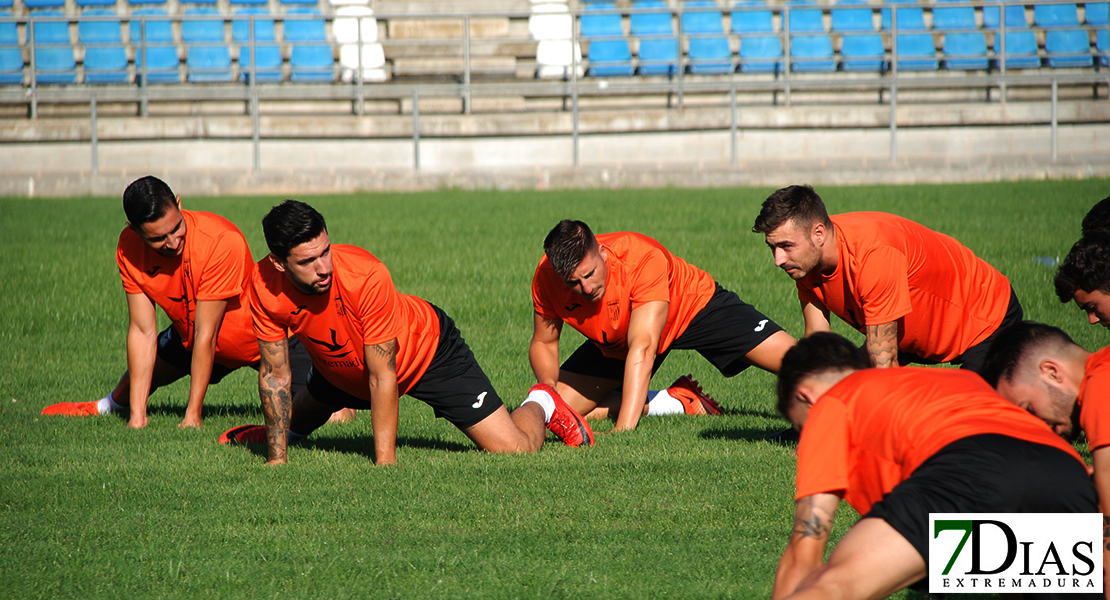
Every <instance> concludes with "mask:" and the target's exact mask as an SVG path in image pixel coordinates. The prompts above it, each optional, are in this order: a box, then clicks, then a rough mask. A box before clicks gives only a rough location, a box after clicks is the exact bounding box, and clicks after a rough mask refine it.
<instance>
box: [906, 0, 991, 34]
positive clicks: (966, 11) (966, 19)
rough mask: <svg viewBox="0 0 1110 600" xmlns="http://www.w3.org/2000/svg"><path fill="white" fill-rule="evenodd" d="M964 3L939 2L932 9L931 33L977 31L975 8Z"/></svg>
mask: <svg viewBox="0 0 1110 600" xmlns="http://www.w3.org/2000/svg"><path fill="white" fill-rule="evenodd" d="M965 1H966V0H940V3H939V4H937V6H936V7H934V8H933V31H941V32H948V31H958V30H961V29H966V30H970V29H978V25H976V24H975V8H974V7H973V6H971V5H970V4H963V3H964V2H965ZM899 16H901V15H899Z"/></svg>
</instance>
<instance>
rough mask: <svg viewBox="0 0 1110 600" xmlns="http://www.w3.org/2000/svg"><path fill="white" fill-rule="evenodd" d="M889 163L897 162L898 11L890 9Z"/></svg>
mask: <svg viewBox="0 0 1110 600" xmlns="http://www.w3.org/2000/svg"><path fill="white" fill-rule="evenodd" d="M890 162H892V163H893V162H898V9H897V8H896V6H891V8H890Z"/></svg>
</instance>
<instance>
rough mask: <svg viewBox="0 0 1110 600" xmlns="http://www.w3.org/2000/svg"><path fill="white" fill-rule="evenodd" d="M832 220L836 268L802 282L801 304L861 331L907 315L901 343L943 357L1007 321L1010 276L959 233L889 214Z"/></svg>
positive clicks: (960, 350) (901, 346) (901, 347)
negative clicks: (976, 251) (821, 307)
mask: <svg viewBox="0 0 1110 600" xmlns="http://www.w3.org/2000/svg"><path fill="white" fill-rule="evenodd" d="M831 219H832V222H833V225H834V226H835V228H836V244H837V253H838V255H839V260H838V262H837V266H836V270H835V271H834V272H833V273H832V274H831V275H828V276H825V275H822V274H820V273H811V274H810V275H809V276H807V277H805V278H804V279H801V280H799V281H797V282H796V284H797V286H798V299H799V300H801V302H802V304H803V305H804V304H806V303H818V304H822V305H824V306H825V307H826V308H828V309H829V311H830V312H831V313H833V314H835V315H836V316H838V317H840V318H841V319H843V320H844V321H845V322H847V323H848V324H849V325H851V326H852V327H854V328H856V329H857V330H859V331H860V332H863V331H865V326H867V325H881V324H883V323H890V322H893V321H896V320H898V319H899V318H901V317H905V329H904V331H903V330H901V329H900V330H899V332H898V334H899V342H898V349H899V350H901V351H903V352H909V353H911V354H915V355H917V356H920V357H922V358H927V359H930V360H935V361H937V362H949V361H951V360H954V359H956V358H958V357H959V356H960V355H962V354H963V353H964V352H966V351H967V350H968V348H971V347H972V346H974V345H976V344H978V343H979V342H982V341H983V340H985V339H986V338H987V337H988V336H990V334H992V333H994V331H995V330H996V329H998V326H999V325H1000V324H1001V323H1002V319H1003V317H1005V316H1006V309H1007V307H1008V306H1009V304H1010V282H1009V280H1007V279H1006V277H1005V276H1003V275H1002V274H1001V273H999V272H998V271H997V270H996V269H995V268H994V267H992V266H990V265H989V264H987V263H986V261H984V260H983V259H981V258H979V257H977V256H975V254H974V253H973V252H972V251H971V250H969V249H967V248H966V247H965V246H963V245H962V244H960V243H959V242H957V241H956V240H955V239H953V238H951V237H949V236H947V235H944V234H942V233H937V232H935V231H933V230H931V229H929V228H927V227H925V226H923V225H919V224H918V223H915V222H913V221H910V220H909V219H905V218H902V217H899V216H896V215H890V214H886V213H879V212H856V213H845V214H842V215H834V216H833V217H831Z"/></svg>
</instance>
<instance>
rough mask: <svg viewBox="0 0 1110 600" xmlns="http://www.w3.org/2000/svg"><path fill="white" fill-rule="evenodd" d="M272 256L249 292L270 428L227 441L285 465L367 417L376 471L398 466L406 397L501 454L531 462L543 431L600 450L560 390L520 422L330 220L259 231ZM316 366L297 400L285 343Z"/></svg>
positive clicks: (532, 397)
mask: <svg viewBox="0 0 1110 600" xmlns="http://www.w3.org/2000/svg"><path fill="white" fill-rule="evenodd" d="M262 228H263V230H264V233H265V236H266V244H267V246H268V247H269V249H270V255H269V256H268V257H267V258H264V259H262V261H260V262H259V263H258V269H257V270H256V271H255V275H254V277H253V279H252V281H251V298H250V308H251V311H252V314H253V317H254V331H255V334H256V336H257V338H258V346H259V349H260V351H261V354H262V366H261V370H260V374H259V384H258V387H259V393H260V395H261V397H262V408H263V412H264V414H265V417H266V425H265V427H263V426H259V425H247V426H243V427H237V428H235V429H232V430H230V431H228V432H225V433H224V435H223V436H221V438H220V441H221V442H224V443H227V442H252V443H261V442H263V441H265V442H266V443H267V445H268V457H269V463H270V464H274V463H283V462H285V460H286V445H287V441H288V440H289V439H291V440H293V441H297V440H300V439H303V438H304V437H305V436H307V435H308V434H309V433H311V432H312V431H314V430H315V429H316V428H317V427H319V426H321V425H323V424H324V423H325V422H327V420H328V418H329V417H330V416H331V415H332V413H334V412H336V411H338V410H340V409H341V408H344V407H347V408H354V409H362V410H370V418H371V422H372V426H373V429H374V445H375V459H376V462H377V464H389V463H393V462H396V458H395V454H396V440H397V419H398V417H397V413H398V397H399V396H401V395H402V394H408V395H410V396H412V397H414V398H417V399H419V400H422V401H424V402H425V403H427V404H429V405H431V406H432V408H434V409H435V414H436V416H437V417H441V418H444V419H447V420H448V421H450V422H451V423H453V424H454V425H455V426H456V427H458V428H459V429H461V430H462V431H463V433H465V434H466V435H467V436H468V437H469V438H470V439H471V440H473V441H474V443H476V444H478V446H480V447H481V448H483V449H485V450H489V451H492V452H534V451H536V450H538V449H539V448H540V446H542V445H543V441H544V437H545V435H546V431H545V425H546V428H548V429H551V430H552V431H553V432H555V433H556V435H558V436H559V437H560V438H561V439H562V440H563V441H564V442H565V443H566V444H567V445H571V446H579V445H593V433H592V432H591V431H590V427H589V425H587V424H586V421H585V419H583V418H582V417H581V416H580V415H578V414H577V413H575V412H574V410H573V409H571V408H570V407H569V406H567V405H566V404H565V403H564V402H563V401H562V399H560V398H559V395H558V394H557V393H556V392H555V390H554V389H552V388H550V387H548V386H543V385H537V386H535V387H533V388H532V392H531V393H530V394H529V396H528V398H527V399H526V400H525V401H524V403H523V404H521V406H520V407H519V408H517V410H515V411H514V412H513V413H512V415H510V414H509V412H508V411H507V410H506V409H505V407H504V406H503V405H502V403H501V399H500V398H499V397H498V396H497V392H496V391H494V389H493V386H492V385H491V384H490V382H489V379H488V378H487V377H486V375H485V373H483V372H482V369H481V367H479V366H478V363H477V362H476V361H475V359H474V355H473V354H472V353H471V351H470V348H469V347H467V345H466V342H464V341H463V339H462V337H461V336H460V334H459V330H458V329H457V328H456V327H455V324H454V322H453V321H452V320H451V318H450V317H448V316H447V315H446V314H445V313H444V312H443V311H442V310H440V309H439V308H437V307H435V306H433V305H431V304H430V303H428V302H427V301H425V300H423V299H421V298H417V297H415V296H410V295H407V294H400V293H398V292H397V290H396V288H394V287H393V281H392V280H391V279H390V276H389V271H387V270H386V268H385V265H383V264H382V263H381V261H379V260H378V259H377V258H375V257H374V256H373V255H371V254H370V253H369V252H367V251H365V250H363V249H361V248H357V247H354V246H346V245H336V246H332V245H331V242H330V240H329V238H328V231H327V225H326V223H325V222H324V217H323V216H322V215H321V214H320V213H318V212H317V211H316V210H315V209H313V208H312V207H311V206H309V205H307V204H305V203H303V202H297V201H294V200H287V201H285V202H283V203H282V204H280V205H278V206H275V207H274V208H273V210H271V211H270V213H269V214H267V215H266V217H265V218H263V219H262ZM289 332H292V333H293V334H295V335H296V336H297V338H298V339H300V340H301V343H302V344H304V346H305V348H307V349H308V352H309V354H310V355H311V356H312V364H313V368H312V372H311V373H310V374H309V377H308V385H307V386H306V387H305V389H304V390H303V391H302V392H301V393H298V394H297V395H296V397H295V398H294V397H292V396H291V394H290V391H289V371H288V366H287V361H286V358H287V356H288V350H287V347H286V341H285V339H286V336H287V335H288V333H289Z"/></svg>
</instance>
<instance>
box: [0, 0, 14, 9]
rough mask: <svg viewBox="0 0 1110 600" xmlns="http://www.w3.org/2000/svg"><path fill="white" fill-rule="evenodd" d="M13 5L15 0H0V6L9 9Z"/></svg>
mask: <svg viewBox="0 0 1110 600" xmlns="http://www.w3.org/2000/svg"><path fill="white" fill-rule="evenodd" d="M13 6H15V0H0V8H6V9H8V10H11V8H12V7H13Z"/></svg>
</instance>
